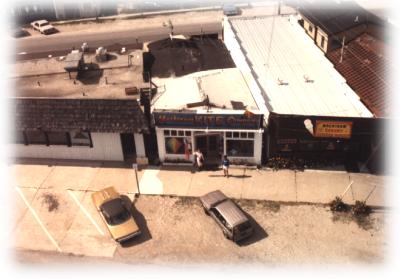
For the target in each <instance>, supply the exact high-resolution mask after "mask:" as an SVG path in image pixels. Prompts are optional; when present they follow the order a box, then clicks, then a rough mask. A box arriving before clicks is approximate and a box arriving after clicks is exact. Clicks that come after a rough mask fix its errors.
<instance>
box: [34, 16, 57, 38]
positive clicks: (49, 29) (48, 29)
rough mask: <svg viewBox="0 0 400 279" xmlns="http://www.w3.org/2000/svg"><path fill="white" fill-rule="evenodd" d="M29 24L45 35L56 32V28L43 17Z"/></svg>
mask: <svg viewBox="0 0 400 279" xmlns="http://www.w3.org/2000/svg"><path fill="white" fill-rule="evenodd" d="M31 26H32V27H33V29H34V30H36V31H39V32H40V33H42V34H45V35H48V34H52V33H55V32H57V29H55V28H54V26H53V25H51V24H50V23H49V22H48V21H47V20H45V19H42V20H37V21H34V22H32V23H31Z"/></svg>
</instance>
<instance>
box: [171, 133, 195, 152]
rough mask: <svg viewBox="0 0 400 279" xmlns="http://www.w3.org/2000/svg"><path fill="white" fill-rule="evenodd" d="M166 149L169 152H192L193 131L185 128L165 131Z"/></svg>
mask: <svg viewBox="0 0 400 279" xmlns="http://www.w3.org/2000/svg"><path fill="white" fill-rule="evenodd" d="M165 131H167V130H164V135H165V137H164V138H165V151H166V153H167V154H177V155H183V154H185V155H187V156H189V155H190V154H191V152H192V138H191V136H192V132H191V131H184V130H168V134H167V133H166V132H165Z"/></svg>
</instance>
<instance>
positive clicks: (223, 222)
mask: <svg viewBox="0 0 400 279" xmlns="http://www.w3.org/2000/svg"><path fill="white" fill-rule="evenodd" d="M210 212H211V216H212V217H213V218H214V220H215V221H216V222H217V223H218V225H219V226H220V227H221V229H222V231H223V232H224V235H227V236H229V237H231V235H232V233H231V232H230V230H229V228H228V226H227V222H226V220H225V218H224V217H223V216H222V215H221V214H220V213H219V212H218V210H217V209H216V208H214V207H213V208H211V209H210Z"/></svg>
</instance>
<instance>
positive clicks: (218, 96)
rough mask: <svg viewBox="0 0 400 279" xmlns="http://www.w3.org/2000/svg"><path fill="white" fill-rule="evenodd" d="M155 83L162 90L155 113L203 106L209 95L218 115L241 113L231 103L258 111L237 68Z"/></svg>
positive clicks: (157, 98) (155, 81) (157, 99)
mask: <svg viewBox="0 0 400 279" xmlns="http://www.w3.org/2000/svg"><path fill="white" fill-rule="evenodd" d="M153 82H154V83H155V84H157V87H158V88H159V90H158V91H159V93H158V94H157V96H155V97H154V100H155V101H154V103H153V104H152V107H153V109H165V110H168V109H187V108H186V105H187V104H189V103H195V102H201V101H203V100H204V98H205V96H206V95H207V96H208V98H209V101H210V102H211V103H213V104H215V105H216V106H215V107H214V108H213V111H218V112H219V113H221V112H222V111H221V110H225V111H226V112H228V111H232V110H237V111H240V110H239V109H235V108H234V107H233V106H232V101H233V102H241V103H242V104H243V105H244V106H245V107H246V108H247V109H248V110H250V111H254V112H256V111H258V110H259V109H258V107H257V105H256V103H255V101H254V99H253V96H252V94H251V92H250V89H249V88H248V86H247V83H246V81H245V79H244V78H243V76H242V73H241V72H240V70H239V69H237V68H229V69H218V70H209V71H202V72H196V73H193V74H190V75H186V76H183V77H178V78H167V79H160V78H153ZM191 109H192V110H199V109H202V108H201V107H200V108H199V107H194V108H191ZM241 111H243V109H242V110H241Z"/></svg>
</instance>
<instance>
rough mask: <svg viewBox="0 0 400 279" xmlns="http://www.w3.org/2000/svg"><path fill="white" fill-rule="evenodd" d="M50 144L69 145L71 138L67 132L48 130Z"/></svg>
mask: <svg viewBox="0 0 400 279" xmlns="http://www.w3.org/2000/svg"><path fill="white" fill-rule="evenodd" d="M47 136H48V138H49V144H50V145H52V144H55V145H68V144H69V140H68V136H67V133H66V132H48V133H47Z"/></svg>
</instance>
